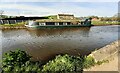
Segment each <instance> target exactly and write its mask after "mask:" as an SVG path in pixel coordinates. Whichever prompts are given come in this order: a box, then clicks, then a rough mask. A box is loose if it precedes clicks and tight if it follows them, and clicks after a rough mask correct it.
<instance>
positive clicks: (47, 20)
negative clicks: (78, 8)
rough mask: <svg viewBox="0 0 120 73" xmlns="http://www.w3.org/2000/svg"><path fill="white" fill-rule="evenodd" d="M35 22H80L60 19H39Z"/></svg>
mask: <svg viewBox="0 0 120 73" xmlns="http://www.w3.org/2000/svg"><path fill="white" fill-rule="evenodd" d="M35 21H36V22H80V20H78V19H71V20H62V19H41V20H35Z"/></svg>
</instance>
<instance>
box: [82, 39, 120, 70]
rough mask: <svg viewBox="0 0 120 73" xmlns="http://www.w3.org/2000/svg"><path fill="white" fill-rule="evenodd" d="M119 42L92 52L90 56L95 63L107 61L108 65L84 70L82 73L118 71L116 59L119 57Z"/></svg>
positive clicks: (104, 64)
mask: <svg viewBox="0 0 120 73" xmlns="http://www.w3.org/2000/svg"><path fill="white" fill-rule="evenodd" d="M119 42H120V40H118V41H115V42H113V43H111V44H109V45H106V46H105V47H103V48H101V49H99V50H96V51H94V52H92V53H91V54H90V55H91V56H92V57H94V58H95V61H103V60H108V61H109V62H108V63H103V64H102V65H95V66H94V67H92V68H89V69H84V71H120V69H119V68H118V65H120V64H119V63H118V57H119V55H118V54H119V48H120V46H119Z"/></svg>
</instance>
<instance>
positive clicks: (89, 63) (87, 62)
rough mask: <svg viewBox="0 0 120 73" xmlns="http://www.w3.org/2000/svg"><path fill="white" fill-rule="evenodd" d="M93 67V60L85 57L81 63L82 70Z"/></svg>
mask: <svg viewBox="0 0 120 73" xmlns="http://www.w3.org/2000/svg"><path fill="white" fill-rule="evenodd" d="M94 65H95V60H94V58H93V57H91V56H85V57H84V62H83V68H90V67H91V66H94Z"/></svg>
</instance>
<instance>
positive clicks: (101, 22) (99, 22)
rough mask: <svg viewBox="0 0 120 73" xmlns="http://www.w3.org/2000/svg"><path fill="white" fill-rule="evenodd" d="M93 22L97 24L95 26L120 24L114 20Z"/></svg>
mask: <svg viewBox="0 0 120 73" xmlns="http://www.w3.org/2000/svg"><path fill="white" fill-rule="evenodd" d="M92 24H93V25H95V26H102V25H120V22H114V21H92Z"/></svg>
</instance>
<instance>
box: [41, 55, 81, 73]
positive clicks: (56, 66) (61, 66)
mask: <svg viewBox="0 0 120 73" xmlns="http://www.w3.org/2000/svg"><path fill="white" fill-rule="evenodd" d="M81 70H82V59H81V58H80V57H74V56H69V55H63V56H61V55H58V56H56V58H55V59H54V60H52V61H49V62H48V63H47V64H45V65H44V66H43V69H42V71H45V72H46V71H47V72H70V71H81Z"/></svg>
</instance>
